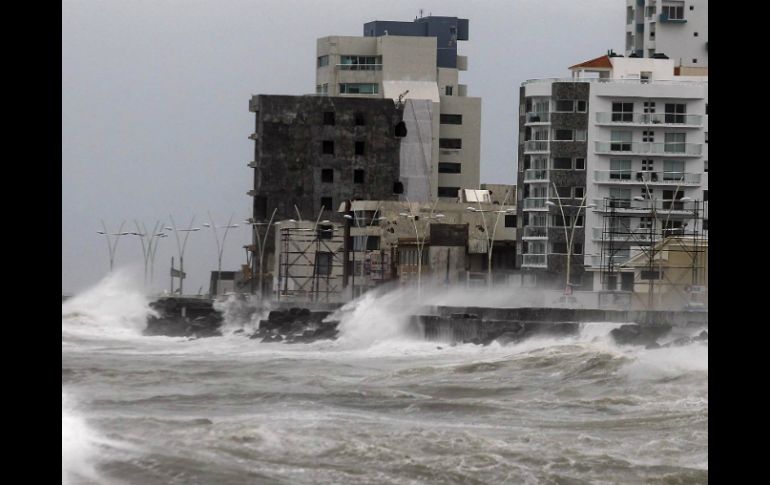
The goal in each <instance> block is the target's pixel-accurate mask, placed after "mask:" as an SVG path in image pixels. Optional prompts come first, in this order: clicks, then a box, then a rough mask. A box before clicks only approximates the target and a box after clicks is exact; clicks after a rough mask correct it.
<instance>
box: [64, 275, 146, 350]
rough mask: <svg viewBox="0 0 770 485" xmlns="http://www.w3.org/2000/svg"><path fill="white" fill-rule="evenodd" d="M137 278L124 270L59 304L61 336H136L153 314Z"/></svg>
mask: <svg viewBox="0 0 770 485" xmlns="http://www.w3.org/2000/svg"><path fill="white" fill-rule="evenodd" d="M149 303H150V300H149V298H148V297H147V295H146V294H145V292H144V290H143V289H142V283H141V279H140V277H138V275H136V274H135V273H134V272H132V271H130V270H127V269H119V270H116V271H115V272H113V273H111V274H109V275H107V276H106V277H105V278H104V279H102V280H101V281H100V282H99V283H97V284H96V285H95V286H93V287H91V288H89V289H88V290H86V291H84V292H82V293H80V294H78V295H76V296H74V297H72V298H70V299H69V300H67V301H65V302H64V303H62V307H61V317H62V336H65V334H67V335H77V336H86V337H87V336H92V337H99V336H115V337H120V336H137V335H141V332H142V330H144V328H145V327H146V326H147V317H148V316H149V315H153V314H155V312H154V311H153V310H152V309H151V308H150V306H149Z"/></svg>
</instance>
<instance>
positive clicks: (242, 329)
mask: <svg viewBox="0 0 770 485" xmlns="http://www.w3.org/2000/svg"><path fill="white" fill-rule="evenodd" d="M272 308H273V305H272V304H271V302H270V301H260V300H258V299H254V298H251V297H247V296H245V295H230V296H228V297H227V299H225V300H215V301H214V310H217V311H218V312H220V313H221V314H222V318H223V320H224V323H223V324H222V328H221V331H222V335H225V336H231V335H235V334H236V332H237V333H243V334H244V335H251V334H253V333H254V332H256V331H257V329H258V328H259V321H260V320H265V319H267V316H268V314H269V313H270V310H272Z"/></svg>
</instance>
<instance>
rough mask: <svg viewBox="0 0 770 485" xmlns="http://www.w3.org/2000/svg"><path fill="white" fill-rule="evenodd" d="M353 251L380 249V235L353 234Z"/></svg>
mask: <svg viewBox="0 0 770 485" xmlns="http://www.w3.org/2000/svg"><path fill="white" fill-rule="evenodd" d="M352 239H353V251H363V250H364V249H366V250H367V251H376V250H378V249H380V236H353V237H352Z"/></svg>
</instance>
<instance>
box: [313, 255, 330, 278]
mask: <svg viewBox="0 0 770 485" xmlns="http://www.w3.org/2000/svg"><path fill="white" fill-rule="evenodd" d="M333 259H334V255H333V254H332V253H328V252H317V253H315V274H317V275H319V276H328V275H331V274H332V260H333Z"/></svg>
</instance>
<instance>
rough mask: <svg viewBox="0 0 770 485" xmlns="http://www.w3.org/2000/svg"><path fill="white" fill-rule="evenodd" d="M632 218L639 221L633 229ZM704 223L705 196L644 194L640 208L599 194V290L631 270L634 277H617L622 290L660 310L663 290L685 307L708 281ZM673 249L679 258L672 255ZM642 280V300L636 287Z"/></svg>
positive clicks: (608, 289) (612, 286)
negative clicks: (653, 197) (658, 197)
mask: <svg viewBox="0 0 770 485" xmlns="http://www.w3.org/2000/svg"><path fill="white" fill-rule="evenodd" d="M635 217H636V218H640V217H641V221H642V222H641V223H640V224H639V227H636V228H634V227H632V224H631V221H632V218H635ZM707 224H708V213H707V206H706V205H705V202H704V201H699V200H692V199H683V198H679V199H670V200H657V201H656V200H651V199H646V204H645V205H644V206H643V207H633V206H632V201H630V200H627V199H617V198H613V197H607V198H604V200H603V221H602V232H601V238H600V248H601V251H600V261H599V263H600V265H599V266H600V279H601V284H602V290H603V291H605V292H614V291H616V290H617V280H618V274H619V273H620V274H627V275H633V279H630V278H626V279H625V280H621V290H624V291H630V292H632V293H633V297H634V298H636V299H637V300H638V301H639V303H641V304H642V305H643V306H644V307H645V308H647V309H660V308H659V307H661V305H662V302H661V300H662V295H663V294H665V293H669V292H672V291H673V292H674V293H678V296H680V297H681V298H682V299H683V300H684V301H686V302H687V305H688V306H691V305H692V304H696V303H698V298H697V296H698V295H702V294H704V293H705V289H704V286H706V287H707V286H708V284H707V283H708V274H707V268H708V266H707V256H708V255H707V251H708V228H707ZM688 226H689V227H688ZM633 253H636V254H633ZM672 254H674V255H683V257H676V256H675V257H673V258H672V257H671V255H672ZM664 256H665V257H664ZM664 268H665V269H666V271H664ZM629 269H631V271H633V272H631V271H628V270H629ZM637 269H638V270H639V271H637ZM645 283H646V286H647V297H646V301H643V300H644V299H642V298H641V296H640V294H637V293H636V292H635V290H636V288H637V285H639V284H641V285H644V284H645ZM656 287H657V288H656ZM656 290H657V291H656ZM656 295H657V299H658V302H657V303H656ZM701 303H703V302H701Z"/></svg>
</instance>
